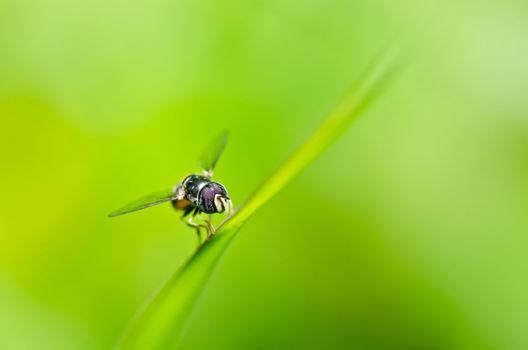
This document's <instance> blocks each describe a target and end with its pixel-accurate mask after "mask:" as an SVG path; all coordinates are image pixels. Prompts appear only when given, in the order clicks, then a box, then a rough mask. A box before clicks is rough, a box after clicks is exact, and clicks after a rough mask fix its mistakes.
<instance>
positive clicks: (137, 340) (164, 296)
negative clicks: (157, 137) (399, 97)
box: [119, 52, 395, 349]
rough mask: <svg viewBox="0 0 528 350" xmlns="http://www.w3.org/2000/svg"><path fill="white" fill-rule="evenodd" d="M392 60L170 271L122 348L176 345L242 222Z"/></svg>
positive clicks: (373, 71) (359, 108) (338, 125)
mask: <svg viewBox="0 0 528 350" xmlns="http://www.w3.org/2000/svg"><path fill="white" fill-rule="evenodd" d="M394 63H395V56H394V54H393V52H389V53H386V54H384V55H383V56H382V57H381V58H380V59H378V60H376V61H375V62H374V63H373V64H372V65H371V66H370V67H369V68H368V69H367V70H366V72H365V74H364V75H363V77H362V78H361V79H359V81H358V83H357V84H356V85H355V86H354V87H353V88H352V89H351V90H350V91H349V92H348V93H347V94H346V95H345V97H344V98H343V99H342V101H341V102H340V103H339V104H338V105H337V107H336V108H335V109H334V110H333V112H332V113H331V114H330V115H329V116H328V118H327V119H326V120H325V121H324V122H323V123H322V124H321V125H320V127H319V128H318V129H317V130H316V131H315V133H314V134H313V135H312V136H311V137H310V138H309V139H308V140H307V141H306V142H305V143H304V144H303V145H301V147H299V148H298V149H297V151H296V152H295V153H294V154H293V155H292V156H291V157H290V158H289V159H288V160H287V161H286V162H285V163H284V164H283V165H282V166H281V167H280V168H279V169H278V170H277V171H276V172H275V173H274V174H272V175H271V176H270V177H269V178H268V179H267V180H266V181H265V182H264V183H263V184H262V185H261V186H260V187H259V188H258V189H257V191H255V193H254V194H253V195H252V196H251V197H250V198H249V199H248V200H247V201H246V203H245V204H244V205H243V206H242V207H241V208H240V209H239V210H238V211H237V212H236V213H235V215H233V216H232V217H230V218H229V219H227V220H226V221H225V222H224V223H223V224H222V225H221V226H220V227H219V229H218V230H217V235H216V236H215V237H214V238H213V239H211V240H210V241H207V242H206V243H205V244H204V245H203V246H202V247H201V248H200V249H199V250H198V251H197V252H196V253H195V254H194V255H193V256H192V257H191V258H190V259H189V260H188V261H187V263H186V264H185V265H184V266H182V267H181V268H180V269H179V270H178V271H177V272H176V273H175V274H174V275H173V276H172V278H171V279H170V280H169V281H168V282H167V283H166V284H165V286H164V287H163V288H162V289H161V290H160V292H159V293H158V294H157V295H156V296H155V297H154V299H153V300H152V301H151V302H150V303H149V304H148V305H147V307H146V308H145V310H144V311H143V312H142V313H141V314H140V315H139V317H138V318H137V319H136V320H135V321H134V322H133V323H132V325H131V327H130V329H129V331H128V332H127V334H126V335H125V337H124V338H123V341H122V342H121V343H120V345H119V348H122V349H173V348H175V347H176V346H177V344H178V341H179V339H180V336H181V334H182V331H183V328H184V326H185V322H186V319H187V317H188V315H189V314H190V312H191V310H192V308H193V307H194V305H195V303H196V301H197V299H198V298H199V296H200V294H201V292H202V291H203V289H204V287H205V285H206V283H207V281H208V280H209V277H210V276H211V274H212V273H213V271H214V269H215V267H216V265H217V263H218V261H219V260H220V258H221V257H222V255H223V254H224V252H225V251H226V249H227V247H228V246H229V243H230V242H231V241H232V239H233V238H234V237H235V236H236V234H237V233H238V231H239V230H240V228H241V227H242V225H243V224H244V222H246V220H247V219H248V218H249V217H250V216H251V215H252V214H253V213H254V212H255V210H257V209H258V208H259V207H260V206H262V205H263V204H264V203H266V202H267V201H268V200H270V199H271V198H272V197H273V196H274V195H275V194H276V193H277V192H278V191H280V190H281V189H282V188H283V187H284V186H285V185H286V184H287V183H288V182H289V181H291V180H292V179H293V178H294V177H295V176H296V175H297V174H298V173H299V172H300V171H301V170H302V169H304V168H305V167H306V166H307V165H308V164H310V162H312V161H313V160H314V159H315V158H316V157H317V156H318V155H319V154H321V152H323V151H324V150H325V148H327V147H328V145H329V144H330V143H332V142H333V141H335V140H336V139H337V138H338V137H339V136H340V135H341V134H342V133H343V132H344V131H345V130H346V128H347V127H348V126H349V125H350V124H351V123H352V122H353V121H354V120H355V119H356V117H357V116H359V115H360V114H361V112H363V111H364V110H365V108H366V107H368V106H369V105H370V103H371V102H372V101H373V99H374V98H375V96H376V95H378V94H379V92H380V91H381V88H382V86H383V83H385V82H386V81H387V77H388V76H389V73H391V72H392V71H393V68H394Z"/></svg>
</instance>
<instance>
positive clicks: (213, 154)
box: [108, 131, 234, 244]
mask: <svg viewBox="0 0 528 350" xmlns="http://www.w3.org/2000/svg"><path fill="white" fill-rule="evenodd" d="M227 136H228V133H227V132H226V131H224V132H222V133H221V134H220V135H218V137H217V138H216V139H215V140H213V142H212V143H211V144H210V145H209V146H208V147H207V148H206V149H205V150H204V152H203V153H202V156H201V157H200V158H199V161H198V165H199V166H200V167H201V168H202V170H203V172H202V174H191V175H188V176H186V177H184V178H183V180H182V181H181V182H179V183H178V184H176V185H175V186H174V187H173V188H172V189H167V190H164V191H158V192H154V193H151V194H149V195H147V196H144V197H141V198H139V199H137V200H135V201H133V202H131V203H129V204H127V205H125V206H124V207H122V208H121V209H119V210H116V211H114V212H112V213H110V214H109V215H108V216H110V217H114V216H119V215H123V214H128V213H131V212H134V211H137V210H141V209H146V208H150V207H152V206H155V205H158V204H161V203H165V202H169V201H171V202H172V206H173V207H174V209H176V210H182V211H183V215H182V216H181V220H182V221H185V223H186V224H187V225H188V226H190V227H192V228H194V229H196V232H197V234H198V242H199V244H200V243H201V240H202V238H201V229H202V228H203V229H205V230H206V231H207V239H209V238H210V237H211V235H213V234H214V233H215V228H214V226H213V224H212V223H211V220H210V219H211V216H212V214H216V213H223V212H226V213H227V215H228V216H229V215H231V214H232V213H233V211H234V208H233V202H232V201H231V199H230V198H229V196H228V194H227V190H226V188H225V186H224V185H222V184H221V183H219V182H215V181H213V180H212V177H213V173H214V169H215V167H216V164H217V162H218V159H219V158H220V156H221V155H222V152H223V151H224V148H225V145H226V143H227ZM191 213H192V215H191V216H190V217H189V218H188V219H186V218H187V217H188V216H189V214H191ZM202 213H205V214H209V219H205V218H202V217H201V216H200V214H202ZM197 217H198V218H199V219H201V220H202V221H203V222H196V221H194V219H195V218H197Z"/></svg>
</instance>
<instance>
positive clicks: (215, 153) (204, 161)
mask: <svg viewBox="0 0 528 350" xmlns="http://www.w3.org/2000/svg"><path fill="white" fill-rule="evenodd" d="M228 136H229V133H228V132H227V130H224V131H222V132H221V133H220V134H219V135H218V136H217V137H216V138H215V139H214V140H213V141H212V142H211V144H209V146H208V147H207V148H206V149H205V150H204V152H203V153H202V156H201V157H200V159H199V160H198V165H200V167H201V168H202V169H203V170H205V172H206V174H207V175H209V177H211V176H212V175H213V172H214V169H215V167H216V163H218V159H220V156H221V155H222V152H223V151H224V148H225V146H226V143H227V137H228Z"/></svg>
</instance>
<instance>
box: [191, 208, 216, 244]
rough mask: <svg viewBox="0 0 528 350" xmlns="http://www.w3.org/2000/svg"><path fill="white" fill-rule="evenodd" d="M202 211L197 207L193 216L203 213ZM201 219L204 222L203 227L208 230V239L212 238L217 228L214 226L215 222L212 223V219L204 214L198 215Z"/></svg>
mask: <svg viewBox="0 0 528 350" xmlns="http://www.w3.org/2000/svg"><path fill="white" fill-rule="evenodd" d="M201 213H202V211H201V210H200V209H198V208H196V209H195V210H194V213H193V217H195V216H196V215H199V214H201ZM198 217H199V218H200V219H202V220H203V224H202V227H205V228H206V230H207V238H206V239H210V238H211V236H212V235H214V234H215V231H216V230H215V228H214V226H213V224H212V223H211V220H207V219H205V218H203V217H202V216H198Z"/></svg>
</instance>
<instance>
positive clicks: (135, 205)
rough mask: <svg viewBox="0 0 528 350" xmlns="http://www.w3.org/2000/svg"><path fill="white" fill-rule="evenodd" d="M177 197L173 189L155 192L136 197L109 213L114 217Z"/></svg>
mask: <svg viewBox="0 0 528 350" xmlns="http://www.w3.org/2000/svg"><path fill="white" fill-rule="evenodd" d="M176 197H177V196H176V195H175V194H174V193H173V191H172V189H168V190H164V191H158V192H154V193H151V194H149V195H146V196H144V197H141V198H139V199H136V200H135V201H133V202H130V203H129V204H127V205H125V206H124V207H123V208H121V209H119V210H116V211H114V212H112V213H110V214H108V216H110V217H113V216H119V215H123V214H128V213H131V212H133V211H136V210H141V209H145V208H149V207H152V206H154V205H158V204H161V203H165V202H168V201H170V200H173V199H176Z"/></svg>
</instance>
